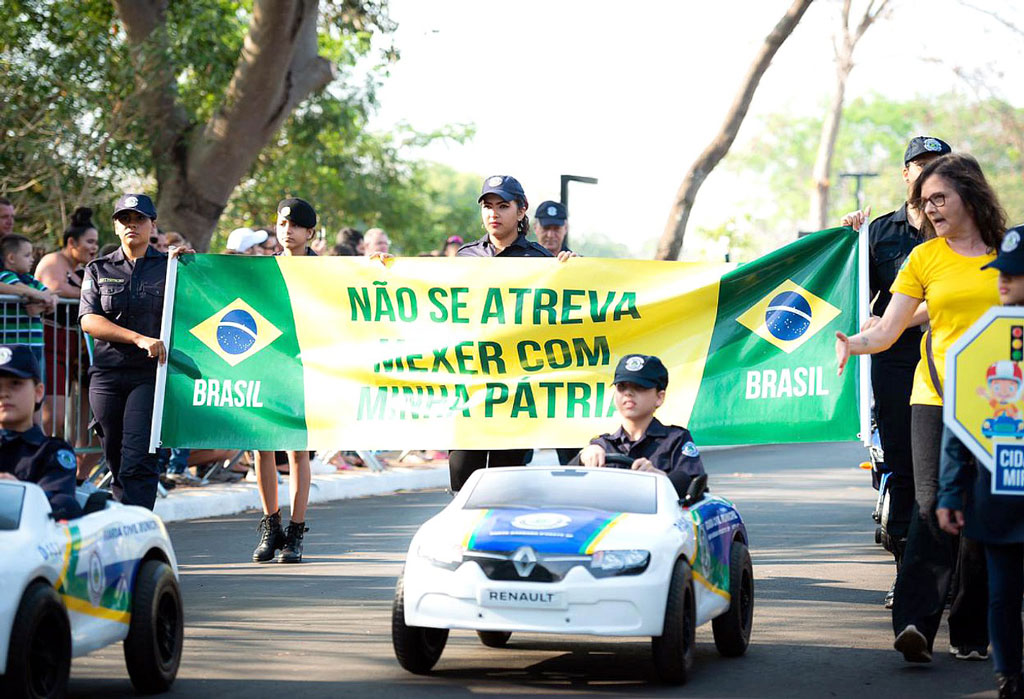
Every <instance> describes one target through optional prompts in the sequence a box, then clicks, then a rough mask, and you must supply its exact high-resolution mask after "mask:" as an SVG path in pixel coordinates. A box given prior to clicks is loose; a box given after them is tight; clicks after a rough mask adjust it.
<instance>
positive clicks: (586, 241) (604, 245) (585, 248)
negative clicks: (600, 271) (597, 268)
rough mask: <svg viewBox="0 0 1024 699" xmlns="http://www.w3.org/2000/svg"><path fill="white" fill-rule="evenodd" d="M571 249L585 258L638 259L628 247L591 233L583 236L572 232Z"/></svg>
mask: <svg viewBox="0 0 1024 699" xmlns="http://www.w3.org/2000/svg"><path fill="white" fill-rule="evenodd" d="M569 247H571V248H572V250H573V252H576V253H578V254H580V255H583V256H584V257H611V258H617V259H620V260H628V259H633V258H635V257H636V255H635V254H634V253H633V251H632V250H630V249H629V246H628V245H626V244H624V243H620V242H618V241H615V240H612V239H611V238H609V237H608V236H607V235H605V234H603V233H589V234H587V235H586V236H583V235H576V234H574V233H572V232H571V231H570V233H569Z"/></svg>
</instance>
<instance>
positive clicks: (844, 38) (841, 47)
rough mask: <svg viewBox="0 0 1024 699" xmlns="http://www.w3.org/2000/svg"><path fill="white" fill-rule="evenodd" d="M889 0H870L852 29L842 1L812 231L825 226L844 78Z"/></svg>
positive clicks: (847, 2)
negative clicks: (833, 75) (863, 39)
mask: <svg viewBox="0 0 1024 699" xmlns="http://www.w3.org/2000/svg"><path fill="white" fill-rule="evenodd" d="M888 2H889V0H881V3H880V4H879V5H878V7H877V8H875V0H870V2H869V3H868V6H867V8H865V10H864V15H863V16H862V17H861V19H860V22H859V23H858V24H857V27H856V28H855V29H851V28H850V6H851V4H852V0H844V2H843V11H842V14H841V16H840V19H841V23H840V27H839V33H838V35H837V36H836V41H835V57H836V91H835V93H834V94H833V95H832V103H831V104H830V105H829V111H828V114H826V115H825V120H824V121H823V122H822V124H821V138H820V139H819V140H818V154H817V156H816V157H815V159H814V170H813V171H812V172H813V174H812V177H813V179H814V189H813V190H812V191H811V216H810V224H811V230H812V231H820V230H822V229H824V228H828V202H829V191H830V189H831V187H832V158H833V156H834V155H835V150H836V137H837V136H838V135H839V124H840V123H841V122H842V119H843V103H844V102H845V100H846V81H847V79H848V78H849V77H850V72H851V71H853V51H854V49H856V48H857V42H858V41H860V39H861V37H862V36H864V32H866V31H867V29H868V27H870V26H871V24H872V23H873V22H874V21H875V20H876V19H877V18H878V16H879V15H880V14H881V13H882V11H884V10H885V6H886V5H887V4H888Z"/></svg>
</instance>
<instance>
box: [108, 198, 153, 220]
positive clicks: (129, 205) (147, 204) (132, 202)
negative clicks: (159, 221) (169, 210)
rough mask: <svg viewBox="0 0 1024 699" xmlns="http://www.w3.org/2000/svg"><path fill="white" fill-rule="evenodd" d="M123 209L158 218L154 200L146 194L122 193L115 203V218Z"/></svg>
mask: <svg viewBox="0 0 1024 699" xmlns="http://www.w3.org/2000/svg"><path fill="white" fill-rule="evenodd" d="M122 211H137V212H138V213H140V214H142V215H143V216H145V217H146V218H153V219H155V218H156V207H155V206H153V200H152V199H150V198H149V197H147V196H146V195H145V194H122V195H121V198H120V199H118V200H117V203H116V204H114V216H113V218H117V215H118V214H119V213H121V212H122Z"/></svg>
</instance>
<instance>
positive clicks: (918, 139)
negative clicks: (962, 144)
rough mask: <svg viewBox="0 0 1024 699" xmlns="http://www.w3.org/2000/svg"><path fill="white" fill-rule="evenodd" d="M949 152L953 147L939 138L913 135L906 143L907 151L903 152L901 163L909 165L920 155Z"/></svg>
mask: <svg viewBox="0 0 1024 699" xmlns="http://www.w3.org/2000/svg"><path fill="white" fill-rule="evenodd" d="M951 152H953V149H952V148H950V147H949V144H948V143H946V142H945V141H943V140H942V139H941V138H933V137H931V136H914V137H913V138H912V139H910V143H908V144H907V152H906V153H904V154H903V164H904V165H909V164H910V163H911V162H913V161H915V160H917V159H918V158H920V157H921V156H922V155H945V154H946V153H951Z"/></svg>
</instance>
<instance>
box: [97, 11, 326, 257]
mask: <svg viewBox="0 0 1024 699" xmlns="http://www.w3.org/2000/svg"><path fill="white" fill-rule="evenodd" d="M114 4H115V7H116V9H117V12H118V15H119V16H120V17H121V20H122V21H123V22H124V24H125V31H126V33H127V36H128V43H129V45H130V46H131V47H132V56H133V60H134V62H135V65H136V68H137V73H136V75H137V83H138V97H139V100H140V102H141V105H142V109H143V113H144V115H145V119H144V124H145V127H146V129H147V135H148V137H149V146H150V150H151V153H152V156H153V161H154V164H155V168H156V178H157V186H158V188H159V192H158V195H157V211H158V212H159V214H160V217H159V220H160V227H161V228H162V229H164V230H175V231H178V232H180V233H181V234H182V235H184V236H185V237H186V238H188V240H189V241H190V242H191V243H192V244H193V245H194V246H195V248H196V249H197V250H206V249H207V248H208V246H209V242H210V238H211V236H212V235H213V232H214V230H215V228H216V226H217V221H218V220H219V219H220V215H221V212H223V210H224V207H225V206H226V205H227V201H228V198H229V197H230V196H231V193H232V192H233V191H234V189H235V187H236V186H237V185H238V183H239V181H240V180H241V179H242V177H243V176H244V175H245V173H246V172H248V170H249V168H250V167H252V164H253V163H254V162H255V160H256V158H257V156H258V155H259V153H260V151H261V150H262V149H263V147H264V146H265V145H266V144H267V142H268V141H269V140H270V138H271V137H272V136H273V135H274V133H275V132H276V131H277V130H278V128H280V126H281V124H282V123H283V122H284V120H285V119H286V118H287V117H288V115H289V114H291V112H292V110H294V109H295V107H296V106H297V105H298V104H299V103H300V102H302V101H303V100H304V99H306V97H308V96H309V95H310V94H312V93H314V92H316V91H318V90H320V89H323V88H324V87H325V86H326V85H327V84H328V83H329V82H330V81H331V80H332V79H333V77H334V67H333V65H332V64H331V63H330V62H329V61H327V60H326V59H324V58H322V57H321V56H320V55H319V54H318V47H317V17H318V13H319V1H318V0H256V1H255V3H254V5H253V11H252V19H251V21H250V23H249V30H248V33H247V35H246V37H245V42H244V44H243V47H242V51H241V54H240V56H239V59H238V64H237V65H236V67H235V72H234V75H233V76H232V78H231V82H230V84H229V85H228V87H227V90H226V91H225V94H224V101H223V102H222V104H221V105H220V107H219V109H217V111H216V112H215V113H214V114H213V116H212V117H211V118H210V120H209V121H208V122H207V123H205V124H196V123H194V121H193V120H191V119H190V118H189V116H188V115H187V114H186V113H185V111H184V109H182V108H181V106H180V105H179V104H178V102H177V99H176V97H177V95H176V90H175V79H174V67H173V66H172V65H171V64H170V62H169V58H168V51H167V36H166V26H165V22H166V10H167V0H114Z"/></svg>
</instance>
